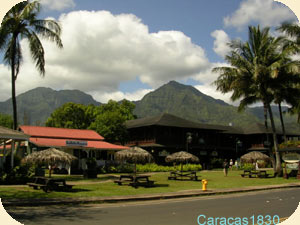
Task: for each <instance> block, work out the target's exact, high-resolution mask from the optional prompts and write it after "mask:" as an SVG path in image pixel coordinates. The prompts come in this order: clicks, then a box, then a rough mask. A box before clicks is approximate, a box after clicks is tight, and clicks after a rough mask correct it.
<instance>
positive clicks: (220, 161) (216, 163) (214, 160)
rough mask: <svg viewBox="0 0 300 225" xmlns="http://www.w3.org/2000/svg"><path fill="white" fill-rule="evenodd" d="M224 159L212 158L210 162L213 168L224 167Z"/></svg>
mask: <svg viewBox="0 0 300 225" xmlns="http://www.w3.org/2000/svg"><path fill="white" fill-rule="evenodd" d="M223 162H224V159H221V158H212V159H211V161H210V164H211V166H212V168H223Z"/></svg>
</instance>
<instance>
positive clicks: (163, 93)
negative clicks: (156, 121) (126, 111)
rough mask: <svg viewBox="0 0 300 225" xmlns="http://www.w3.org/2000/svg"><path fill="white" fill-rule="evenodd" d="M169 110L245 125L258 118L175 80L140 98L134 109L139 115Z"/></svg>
mask: <svg viewBox="0 0 300 225" xmlns="http://www.w3.org/2000/svg"><path fill="white" fill-rule="evenodd" d="M163 112H167V113H170V114H173V115H176V116H179V117H182V118H185V119H188V120H193V121H198V122H201V123H210V124H220V125H228V124H230V123H231V124H233V125H236V126H244V125H246V124H250V123H253V122H258V121H259V120H258V118H256V117H255V116H254V115H252V114H250V113H248V112H244V113H238V112H237V108H236V107H234V106H232V105H229V104H227V103H225V102H224V101H222V100H216V99H214V98H212V97H210V96H207V95H205V94H203V93H201V92H200V91H198V90H197V89H196V88H194V87H192V86H188V85H183V84H180V83H177V82H175V81H171V82H169V83H168V84H165V85H163V86H161V87H160V88H158V89H157V90H155V91H153V92H150V93H148V94H147V95H145V96H144V97H143V98H142V100H141V101H139V102H136V108H135V111H134V113H135V114H136V115H137V116H138V117H146V116H154V115H158V114H160V113H163Z"/></svg>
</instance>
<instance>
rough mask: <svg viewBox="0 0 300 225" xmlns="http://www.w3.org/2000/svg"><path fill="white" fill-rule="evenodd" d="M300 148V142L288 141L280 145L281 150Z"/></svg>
mask: <svg viewBox="0 0 300 225" xmlns="http://www.w3.org/2000/svg"><path fill="white" fill-rule="evenodd" d="M297 146H300V141H292V140H290V141H286V142H283V143H281V144H280V145H279V147H280V148H288V147H297Z"/></svg>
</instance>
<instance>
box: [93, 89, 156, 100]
mask: <svg viewBox="0 0 300 225" xmlns="http://www.w3.org/2000/svg"><path fill="white" fill-rule="evenodd" d="M151 91H153V89H139V90H137V91H134V92H125V93H124V92H121V91H116V92H109V93H102V94H101V93H99V92H95V93H93V92H91V93H89V94H91V95H92V96H93V97H94V98H95V100H97V101H99V102H101V103H107V102H108V101H109V100H110V99H113V100H115V101H121V100H123V99H127V100H130V101H138V100H141V99H142V98H143V97H144V95H146V94H148V93H149V92H151Z"/></svg>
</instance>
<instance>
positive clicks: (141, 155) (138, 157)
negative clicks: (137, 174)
mask: <svg viewBox="0 0 300 225" xmlns="http://www.w3.org/2000/svg"><path fill="white" fill-rule="evenodd" d="M115 159H116V160H118V161H126V162H129V163H146V162H151V161H153V157H152V155H151V154H150V153H149V152H147V151H146V150H144V149H142V148H140V147H137V146H134V147H131V148H130V149H126V150H122V151H119V152H116V154H115Z"/></svg>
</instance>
